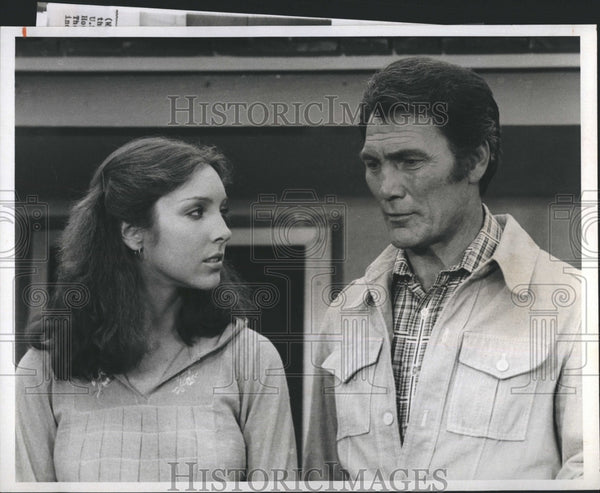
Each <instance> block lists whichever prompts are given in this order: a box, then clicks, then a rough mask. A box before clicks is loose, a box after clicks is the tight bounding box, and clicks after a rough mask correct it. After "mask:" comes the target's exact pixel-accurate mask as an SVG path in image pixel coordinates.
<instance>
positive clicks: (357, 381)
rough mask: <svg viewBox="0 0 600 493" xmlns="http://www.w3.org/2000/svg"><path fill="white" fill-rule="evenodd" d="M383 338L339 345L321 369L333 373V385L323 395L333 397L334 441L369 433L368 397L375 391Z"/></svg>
mask: <svg viewBox="0 0 600 493" xmlns="http://www.w3.org/2000/svg"><path fill="white" fill-rule="evenodd" d="M382 343H383V341H382V339H372V338H370V339H363V340H360V341H354V343H353V344H342V346H341V347H340V348H337V349H336V350H335V351H334V352H333V353H331V354H330V355H329V356H328V357H327V359H325V361H324V362H323V363H322V365H321V367H322V368H324V369H325V370H327V371H329V372H330V373H332V374H333V375H334V376H335V377H336V379H335V386H334V387H330V388H326V389H325V392H333V393H334V394H335V406H336V417H337V435H336V437H337V440H338V441H339V440H342V439H343V438H345V437H351V436H356V435H362V434H365V433H368V432H369V431H370V426H371V395H372V394H373V393H374V392H376V391H377V387H375V384H374V375H375V368H376V364H375V363H377V360H378V358H379V353H380V352H381V346H382Z"/></svg>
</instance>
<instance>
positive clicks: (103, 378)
mask: <svg viewBox="0 0 600 493" xmlns="http://www.w3.org/2000/svg"><path fill="white" fill-rule="evenodd" d="M111 381H112V378H111V377H109V376H108V375H107V374H106V373H104V372H103V371H101V372H98V376H97V377H96V378H94V379H92V387H94V391H93V393H94V394H95V395H96V399H98V398H99V397H100V394H101V393H102V390H103V389H104V387H106V386H107V385H108V384H109V383H110V382H111Z"/></svg>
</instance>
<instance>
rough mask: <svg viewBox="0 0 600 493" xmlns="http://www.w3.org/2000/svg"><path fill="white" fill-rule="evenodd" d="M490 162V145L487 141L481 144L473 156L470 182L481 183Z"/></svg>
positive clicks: (469, 174) (469, 175)
mask: <svg viewBox="0 0 600 493" xmlns="http://www.w3.org/2000/svg"><path fill="white" fill-rule="evenodd" d="M489 163H490V146H489V144H488V143H487V141H485V142H484V143H483V144H481V145H480V146H479V147H477V149H476V150H475V152H474V153H473V155H472V156H471V166H470V168H469V172H468V177H469V182H470V183H479V181H480V180H481V178H483V175H484V174H485V171H486V170H487V167H488V164H489Z"/></svg>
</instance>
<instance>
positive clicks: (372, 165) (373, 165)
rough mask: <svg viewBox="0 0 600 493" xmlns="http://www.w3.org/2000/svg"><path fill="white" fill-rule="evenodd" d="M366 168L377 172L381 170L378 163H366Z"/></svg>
mask: <svg viewBox="0 0 600 493" xmlns="http://www.w3.org/2000/svg"><path fill="white" fill-rule="evenodd" d="M365 167H366V168H367V169H368V170H371V171H376V170H377V169H379V163H378V162H377V161H365Z"/></svg>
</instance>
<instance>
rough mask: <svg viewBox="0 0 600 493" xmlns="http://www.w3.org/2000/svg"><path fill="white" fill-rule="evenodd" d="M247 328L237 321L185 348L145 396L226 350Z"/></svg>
mask: <svg viewBox="0 0 600 493" xmlns="http://www.w3.org/2000/svg"><path fill="white" fill-rule="evenodd" d="M245 327H246V320H245V319H236V320H235V322H232V323H230V324H229V325H228V326H227V327H225V330H223V332H221V333H220V334H219V335H216V336H214V337H199V338H198V339H197V340H196V341H195V343H194V345H193V346H186V347H184V348H183V350H182V351H180V352H179V353H178V354H177V356H175V358H174V359H173V361H172V362H171V364H170V365H169V367H168V368H167V369H166V371H165V372H164V374H163V375H162V376H161V377H160V378H159V379H157V381H156V382H155V384H154V385H153V387H152V390H150V391H149V392H148V393H147V394H146V395H145V396H146V397H148V396H150V394H152V393H153V392H155V391H156V390H157V389H158V388H159V387H160V386H161V385H163V384H164V383H165V382H167V381H169V380H171V379H172V378H173V377H175V376H176V375H178V374H179V373H181V372H183V371H185V370H187V369H188V368H189V367H190V366H192V365H193V364H195V363H197V362H198V361H200V360H202V359H204V358H206V357H207V356H209V355H211V354H213V353H216V352H217V351H219V350H221V349H222V348H224V347H225V346H226V345H227V344H228V343H229V342H230V341H231V340H232V339H233V338H235V337H237V335H238V334H239V333H240V332H241V331H242V330H243V329H244V328H245ZM115 378H116V379H118V380H119V381H121V383H123V384H124V385H127V386H128V387H131V388H133V390H135V391H136V392H138V393H139V391H138V390H137V389H135V388H134V387H133V386H132V385H131V384H130V383H129V381H128V380H127V377H126V376H125V375H116V376H115Z"/></svg>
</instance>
